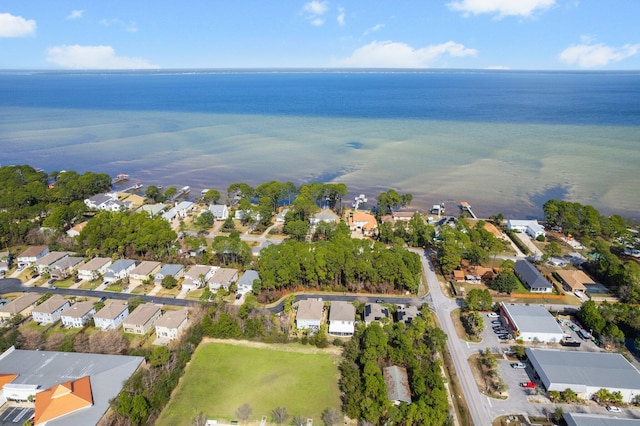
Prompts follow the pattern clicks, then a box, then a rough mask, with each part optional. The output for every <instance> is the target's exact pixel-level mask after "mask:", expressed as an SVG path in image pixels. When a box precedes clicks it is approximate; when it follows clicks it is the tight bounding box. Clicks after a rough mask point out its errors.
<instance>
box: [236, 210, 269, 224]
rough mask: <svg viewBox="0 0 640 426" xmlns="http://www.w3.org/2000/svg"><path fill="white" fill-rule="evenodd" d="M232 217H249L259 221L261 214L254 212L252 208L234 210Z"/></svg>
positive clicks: (241, 218)
mask: <svg viewBox="0 0 640 426" xmlns="http://www.w3.org/2000/svg"><path fill="white" fill-rule="evenodd" d="M233 218H234V219H238V220H245V219H247V218H250V219H252V220H254V221H256V222H259V221H260V219H262V216H260V213H258V212H255V211H253V210H240V209H238V210H236V212H235V213H234V216H233Z"/></svg>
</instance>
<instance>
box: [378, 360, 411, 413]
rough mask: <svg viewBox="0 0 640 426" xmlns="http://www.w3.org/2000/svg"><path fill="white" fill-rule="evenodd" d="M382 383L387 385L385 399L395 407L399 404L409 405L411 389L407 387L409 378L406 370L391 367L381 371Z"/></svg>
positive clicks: (394, 366) (395, 366)
mask: <svg viewBox="0 0 640 426" xmlns="http://www.w3.org/2000/svg"><path fill="white" fill-rule="evenodd" d="M382 375H383V377H384V382H385V384H386V385H387V398H388V399H389V401H391V402H393V403H394V404H395V405H400V403H401V402H406V403H407V404H411V388H410V387H409V376H408V375H407V369H406V368H404V367H398V366H397V365H392V366H391V367H385V368H383V369H382Z"/></svg>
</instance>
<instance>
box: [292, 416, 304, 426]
mask: <svg viewBox="0 0 640 426" xmlns="http://www.w3.org/2000/svg"><path fill="white" fill-rule="evenodd" d="M291 424H292V425H293V426H304V425H305V424H307V420H306V419H305V418H304V417H303V416H301V415H300V414H296V415H294V416H293V418H292V419H291Z"/></svg>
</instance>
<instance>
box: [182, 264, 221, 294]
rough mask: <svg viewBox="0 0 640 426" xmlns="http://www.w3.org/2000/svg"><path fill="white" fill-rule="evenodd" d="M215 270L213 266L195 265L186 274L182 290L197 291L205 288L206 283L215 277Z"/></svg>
mask: <svg viewBox="0 0 640 426" xmlns="http://www.w3.org/2000/svg"><path fill="white" fill-rule="evenodd" d="M214 271H215V269H214V267H211V266H205V265H194V266H192V267H191V268H189V270H188V271H187V272H186V273H185V274H184V281H183V282H182V288H187V289H189V290H195V289H198V288H202V287H204V285H205V284H206V282H207V281H208V280H209V279H210V278H211V277H212V276H213V273H214Z"/></svg>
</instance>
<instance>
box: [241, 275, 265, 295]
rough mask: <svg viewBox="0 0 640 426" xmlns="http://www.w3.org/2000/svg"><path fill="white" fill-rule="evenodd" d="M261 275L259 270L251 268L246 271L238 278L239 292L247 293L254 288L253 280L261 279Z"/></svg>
mask: <svg viewBox="0 0 640 426" xmlns="http://www.w3.org/2000/svg"><path fill="white" fill-rule="evenodd" d="M259 279H260V275H259V274H258V271H254V270H253V269H249V270H246V271H244V274H243V275H242V276H241V277H240V279H239V280H238V294H243V295H244V294H247V293H249V292H250V291H252V290H253V282H254V281H255V280H259Z"/></svg>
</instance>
